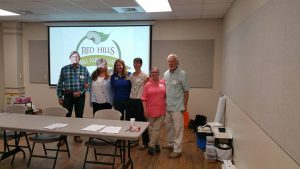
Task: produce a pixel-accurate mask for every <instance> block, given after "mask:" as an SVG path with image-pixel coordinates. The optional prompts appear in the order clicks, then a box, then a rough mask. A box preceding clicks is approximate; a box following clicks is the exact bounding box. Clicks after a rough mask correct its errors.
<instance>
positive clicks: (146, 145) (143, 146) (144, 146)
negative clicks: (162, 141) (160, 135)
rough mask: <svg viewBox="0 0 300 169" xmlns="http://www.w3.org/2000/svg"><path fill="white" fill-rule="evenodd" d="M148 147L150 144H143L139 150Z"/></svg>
mask: <svg viewBox="0 0 300 169" xmlns="http://www.w3.org/2000/svg"><path fill="white" fill-rule="evenodd" d="M147 147H148V144H145V145H144V144H142V145H140V146H139V150H145V149H146V148H147Z"/></svg>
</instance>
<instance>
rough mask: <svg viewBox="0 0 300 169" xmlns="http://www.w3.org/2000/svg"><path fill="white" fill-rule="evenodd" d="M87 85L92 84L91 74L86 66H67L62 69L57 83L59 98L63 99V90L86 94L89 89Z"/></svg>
mask: <svg viewBox="0 0 300 169" xmlns="http://www.w3.org/2000/svg"><path fill="white" fill-rule="evenodd" d="M85 83H88V84H89V85H90V84H91V79H90V75H89V72H88V70H87V68H86V67H85V66H82V65H80V64H79V65H78V66H77V67H75V68H74V67H73V66H72V64H70V65H66V66H64V67H63V68H62V69H61V72H60V76H59V80H58V83H57V90H56V91H57V97H58V98H62V96H63V95H64V93H63V90H68V91H72V92H78V91H80V92H81V94H83V93H85V92H86V91H87V90H88V89H87V88H85V85H84V84H85Z"/></svg>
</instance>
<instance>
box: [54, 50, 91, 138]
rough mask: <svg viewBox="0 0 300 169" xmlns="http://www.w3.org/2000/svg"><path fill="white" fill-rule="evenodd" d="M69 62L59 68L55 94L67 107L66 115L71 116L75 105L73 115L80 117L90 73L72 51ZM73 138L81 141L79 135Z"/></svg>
mask: <svg viewBox="0 0 300 169" xmlns="http://www.w3.org/2000/svg"><path fill="white" fill-rule="evenodd" d="M69 58H70V61H71V64H69V65H66V66H64V67H63V68H62V69H61V72H60V76H59V80H58V84H57V96H58V102H59V104H60V105H62V106H63V107H65V108H66V109H68V114H67V117H71V116H72V111H73V107H75V115H76V117H77V118H82V116H83V110H84V103H85V92H86V91H87V90H88V86H90V83H91V80H90V75H89V72H88V70H87V68H86V67H85V66H82V65H80V64H79V61H80V55H79V53H78V52H76V51H73V52H72V53H71V54H70V57H69ZM74 140H75V141H76V142H78V143H81V142H82V139H81V138H80V137H79V136H74Z"/></svg>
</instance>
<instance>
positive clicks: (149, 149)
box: [148, 147, 154, 155]
mask: <svg viewBox="0 0 300 169" xmlns="http://www.w3.org/2000/svg"><path fill="white" fill-rule="evenodd" d="M148 153H149V154H151V155H153V154H154V148H153V147H148Z"/></svg>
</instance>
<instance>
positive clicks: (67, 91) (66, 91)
mask: <svg viewBox="0 0 300 169" xmlns="http://www.w3.org/2000/svg"><path fill="white" fill-rule="evenodd" d="M74 92H76V91H72V90H66V89H65V90H64V94H73V93H74Z"/></svg>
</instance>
